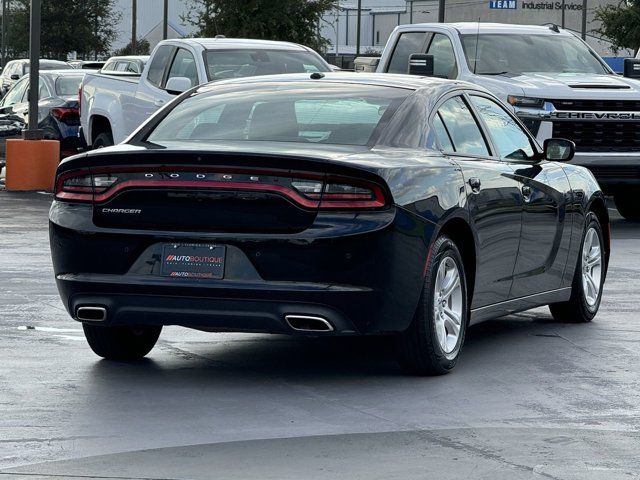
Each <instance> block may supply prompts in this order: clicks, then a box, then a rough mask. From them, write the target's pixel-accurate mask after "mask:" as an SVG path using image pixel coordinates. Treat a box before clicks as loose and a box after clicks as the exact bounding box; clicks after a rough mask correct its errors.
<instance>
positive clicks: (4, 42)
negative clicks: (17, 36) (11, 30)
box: [2, 0, 7, 68]
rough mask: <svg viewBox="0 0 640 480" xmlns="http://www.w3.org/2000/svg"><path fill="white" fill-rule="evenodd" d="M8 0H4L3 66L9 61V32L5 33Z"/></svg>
mask: <svg viewBox="0 0 640 480" xmlns="http://www.w3.org/2000/svg"><path fill="white" fill-rule="evenodd" d="M6 12H7V0H2V68H4V65H5V63H7V34H6V33H5V21H4V19H5V18H6V17H7V15H6Z"/></svg>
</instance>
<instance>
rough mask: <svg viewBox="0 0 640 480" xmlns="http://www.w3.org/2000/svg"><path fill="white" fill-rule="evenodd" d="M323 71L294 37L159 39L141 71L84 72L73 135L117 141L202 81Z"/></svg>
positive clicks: (94, 143) (92, 141)
mask: <svg viewBox="0 0 640 480" xmlns="http://www.w3.org/2000/svg"><path fill="white" fill-rule="evenodd" d="M329 71H331V66H330V65H329V64H328V63H327V62H325V61H324V60H323V59H322V57H321V56H320V55H318V54H317V53H316V52H315V51H313V50H311V49H310V48H307V47H304V46H302V45H298V44H295V43H288V42H273V41H266V40H243V39H231V38H220V37H216V38H189V39H177V40H164V41H162V42H160V43H159V44H158V45H157V46H156V48H155V49H154V50H153V52H152V53H151V58H150V59H149V61H148V62H147V64H146V65H145V68H144V70H143V71H142V75H139V76H138V75H133V76H126V75H118V76H116V75H106V74H100V73H96V74H89V75H87V76H86V77H85V79H84V81H83V82H82V85H81V87H80V94H79V96H80V125H81V126H80V133H79V135H80V138H81V140H84V142H83V143H84V144H85V145H88V146H91V147H93V148H100V147H106V146H109V145H113V144H114V143H120V142H121V141H123V140H124V139H125V138H126V137H127V136H128V135H129V134H130V133H131V132H133V130H135V129H136V128H137V127H138V126H139V125H140V124H141V123H142V122H144V121H145V120H146V119H147V118H149V117H150V116H151V114H153V113H154V112H155V111H156V110H158V109H159V108H160V107H162V106H163V105H165V104H167V103H168V102H170V101H171V100H173V99H174V98H175V97H176V95H178V94H180V93H182V92H184V91H186V90H188V89H189V88H191V87H193V86H196V85H200V84H203V83H206V82H210V81H214V80H221V79H226V78H237V77H248V76H255V75H270V74H277V73H300V72H329Z"/></svg>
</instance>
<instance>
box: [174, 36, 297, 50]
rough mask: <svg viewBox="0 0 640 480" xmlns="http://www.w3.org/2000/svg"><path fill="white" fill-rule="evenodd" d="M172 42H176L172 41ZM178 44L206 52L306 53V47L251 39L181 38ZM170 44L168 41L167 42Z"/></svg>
mask: <svg viewBox="0 0 640 480" xmlns="http://www.w3.org/2000/svg"><path fill="white" fill-rule="evenodd" d="M173 41H174V42H175V41H176V40H173ZM178 41H179V42H180V43H185V44H187V45H198V46H201V47H202V48H204V49H206V50H213V49H217V48H255V49H271V50H299V51H308V50H309V49H308V48H307V47H304V46H302V45H299V44H297V43H291V42H279V41H275V40H254V39H251V38H181V39H179V40H178ZM167 42H170V40H167Z"/></svg>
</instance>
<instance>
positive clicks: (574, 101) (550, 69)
mask: <svg viewBox="0 0 640 480" xmlns="http://www.w3.org/2000/svg"><path fill="white" fill-rule="evenodd" d="M414 54H417V55H416V56H414V57H412V55H414ZM410 57H412V58H410ZM359 60H360V59H359ZM410 60H412V62H411V64H412V67H411V68H410V66H409V65H410ZM357 62H358V61H357ZM431 62H433V63H432V64H431ZM627 63H628V64H629V67H631V63H640V62H639V61H638V60H632V59H629V60H627ZM374 64H377V65H376V66H375V67H374V68H376V71H377V72H388V73H407V72H409V73H418V72H416V71H415V68H414V67H415V66H416V65H418V66H420V65H422V68H427V69H428V70H429V71H428V73H426V74H432V75H435V76H439V77H445V78H451V79H460V80H465V81H468V82H471V83H475V84H477V85H481V86H483V87H485V88H487V89H489V90H490V91H492V92H493V93H494V94H496V95H497V96H498V97H499V98H501V99H502V100H503V101H504V102H506V103H508V104H510V105H511V106H512V107H513V109H514V110H515V112H516V113H517V115H518V116H519V117H520V119H521V120H522V121H523V123H524V124H525V125H526V126H527V127H528V128H529V129H530V130H531V132H532V133H533V134H534V135H536V136H537V138H538V140H539V141H540V142H541V143H542V141H544V140H545V139H547V138H551V137H562V138H568V139H570V140H573V141H574V142H575V144H576V150H577V153H576V156H575V158H574V159H573V160H572V163H575V164H578V165H583V166H585V167H588V168H589V169H590V170H591V171H592V172H593V173H594V175H595V177H596V178H597V180H598V182H599V183H600V185H601V186H602V188H603V190H604V191H605V193H608V194H610V195H613V196H614V199H615V202H616V205H617V206H618V209H619V211H620V213H621V214H622V215H623V216H624V217H626V218H628V219H635V220H638V219H640V201H638V197H639V196H640V81H638V80H636V79H634V78H625V77H621V76H618V75H616V74H615V73H614V72H613V71H612V70H611V69H610V68H609V67H608V66H607V64H606V63H605V62H604V61H603V60H602V59H601V58H600V57H599V56H598V55H597V53H596V52H594V51H593V50H592V49H591V48H590V47H589V46H588V45H587V44H586V43H585V42H583V41H582V40H581V39H580V38H578V37H576V36H575V35H573V34H572V33H571V32H568V31H566V30H562V29H560V28H558V27H557V26H549V27H547V26H527V25H503V24H491V23H480V24H478V23H456V24H442V23H434V24H428V23H426V24H417V25H402V26H399V27H397V28H396V29H395V30H394V31H393V33H392V34H391V36H390V38H389V40H388V42H387V44H386V46H385V48H384V51H383V53H382V56H381V57H380V59H379V61H378V62H376V61H375V60H372V59H365V58H363V59H361V60H360V65H368V66H369V69H372V66H373V65H374ZM431 65H433V66H432V67H431ZM634 67H635V68H627V69H626V70H627V72H628V73H627V74H628V75H629V76H631V77H635V78H637V77H640V68H637V65H634ZM356 68H358V65H357V66H356ZM418 68H420V67H418ZM431 68H432V71H431ZM421 73H422V74H425V71H424V70H423V71H422V72H421Z"/></svg>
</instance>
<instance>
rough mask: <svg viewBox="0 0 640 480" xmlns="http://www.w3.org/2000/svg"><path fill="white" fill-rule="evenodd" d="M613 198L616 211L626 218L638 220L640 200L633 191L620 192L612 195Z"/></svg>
mask: <svg viewBox="0 0 640 480" xmlns="http://www.w3.org/2000/svg"><path fill="white" fill-rule="evenodd" d="M613 200H614V201H615V203H616V208H617V209H618V213H620V215H622V216H623V217H624V218H625V219H626V220H631V221H639V220H640V202H638V197H637V195H634V192H626V191H625V192H621V193H617V194H615V195H614V197H613Z"/></svg>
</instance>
